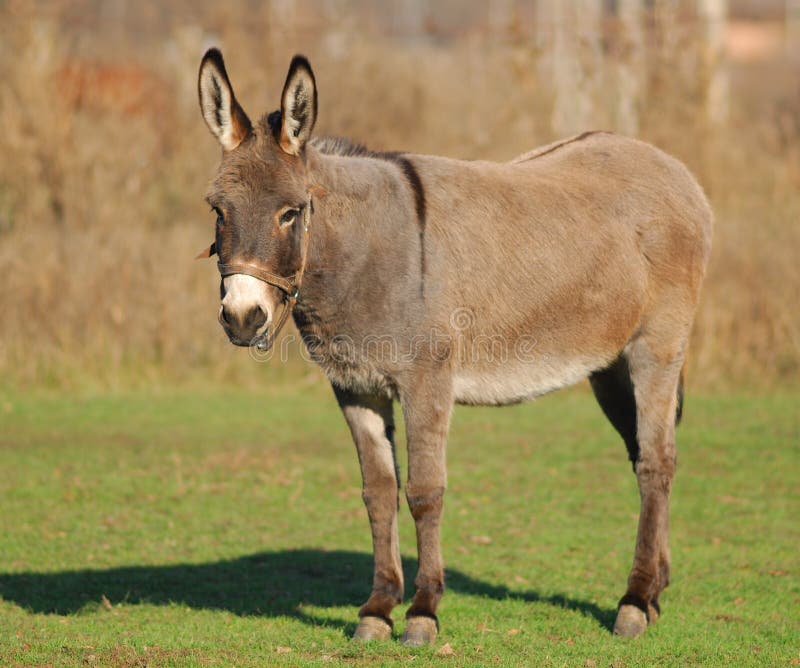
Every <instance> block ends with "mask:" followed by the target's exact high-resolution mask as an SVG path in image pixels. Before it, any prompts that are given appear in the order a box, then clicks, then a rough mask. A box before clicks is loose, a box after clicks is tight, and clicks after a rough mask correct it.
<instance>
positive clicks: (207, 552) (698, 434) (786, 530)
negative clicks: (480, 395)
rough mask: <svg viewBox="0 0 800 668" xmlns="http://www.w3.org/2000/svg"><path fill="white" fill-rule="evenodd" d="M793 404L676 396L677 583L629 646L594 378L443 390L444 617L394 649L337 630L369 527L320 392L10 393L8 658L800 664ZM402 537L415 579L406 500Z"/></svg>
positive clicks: (347, 621) (626, 558) (364, 566)
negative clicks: (569, 386)
mask: <svg viewBox="0 0 800 668" xmlns="http://www.w3.org/2000/svg"><path fill="white" fill-rule="evenodd" d="M799 401H800V396H798V395H796V394H787V395H774V396H764V397H731V396H718V397H707V398H703V397H695V396H692V395H691V394H690V395H689V397H688V398H687V406H686V417H685V421H684V424H683V425H682V426H681V428H680V430H679V434H678V438H679V443H678V448H679V453H680V455H679V460H680V463H679V471H678V477H677V479H676V483H675V487H674V493H673V515H672V546H673V547H672V557H673V582H672V585H671V586H670V588H669V589H668V590H667V591H666V592H665V594H664V595H663V597H662V604H663V612H664V615H663V617H662V619H661V620H660V621H659V623H658V624H657V625H656V626H655V627H653V628H652V629H650V630H649V631H648V632H647V635H646V636H645V637H643V638H641V639H639V640H636V641H632V642H631V641H624V640H622V639H619V638H614V637H613V636H612V635H611V633H610V631H609V629H610V627H611V625H612V624H613V619H614V613H615V610H614V608H615V603H616V601H617V599H618V598H619V597H620V596H621V594H622V593H623V590H624V585H625V579H626V576H627V569H628V568H629V566H630V562H631V558H632V551H633V545H634V534H635V529H636V518H637V512H638V493H637V490H636V483H635V479H634V477H633V475H632V474H631V471H630V466H629V464H628V463H627V460H626V455H625V452H624V446H623V445H622V443H621V441H620V439H619V438H618V437H617V436H616V435H615V434H614V432H613V431H612V429H611V427H610V426H609V425H608V424H607V423H606V422H605V420H604V418H603V417H602V415H601V413H600V410H599V408H598V407H597V405H596V404H595V402H594V400H593V399H592V397H591V396H590V395H589V394H588V393H587V392H585V391H582V390H578V391H572V392H567V393H562V394H558V395H554V396H552V397H547V398H544V399H541V400H540V401H538V402H536V403H533V404H528V405H524V406H519V407H514V408H505V409H457V410H456V413H455V416H454V419H453V429H452V434H451V438H450V442H449V446H448V447H449V451H448V452H449V491H448V495H447V498H446V503H445V517H444V523H443V547H444V554H445V560H446V562H447V566H448V569H447V582H448V592H447V593H446V595H445V597H444V599H443V601H442V604H441V607H440V618H441V621H442V633H441V636H440V639H439V642H438V644H437V646H436V647H435V648H432V649H429V648H423V649H419V650H408V649H405V648H404V647H402V646H401V645H400V644H399V643H398V642H397V639H396V638H395V640H393V641H390V642H383V643H375V644H371V645H368V646H362V645H355V644H351V643H350V642H349V641H348V637H349V635H350V634H351V633H352V631H353V629H354V626H355V622H356V612H357V609H358V605H359V604H360V603H362V602H363V600H364V599H365V597H366V595H367V594H368V591H369V585H370V577H371V545H370V540H369V528H368V524H367V519H366V512H365V511H364V509H363V506H362V503H361V498H360V478H359V473H358V466H357V461H356V456H355V450H354V447H353V446H352V444H351V442H350V439H349V435H348V433H347V430H346V427H345V425H344V422H343V421H342V419H341V417H340V416H339V414H338V409H337V408H336V406H335V403H334V401H333V399H332V397H331V396H330V394H329V392H328V391H327V390H326V389H323V388H321V387H319V386H317V385H314V384H311V385H308V386H303V385H302V384H298V385H297V386H295V388H294V389H291V390H289V391H288V394H279V393H278V392H277V391H274V392H264V393H249V394H248V393H243V392H242V393H237V392H232V391H231V390H230V389H221V390H219V391H214V392H212V391H211V390H210V389H209V391H208V392H206V393H200V392H197V391H195V392H193V393H191V392H187V393H171V392H165V391H161V392H160V393H157V394H155V395H145V394H117V395H111V396H98V397H94V398H86V397H55V396H52V395H50V396H47V395H43V396H26V397H21V396H6V397H5V399H2V400H0V665H2V666H9V665H45V664H51V665H54V666H60V665H68V666H72V665H76V666H77V665H97V666H145V665H147V666H195V665H196V666H229V665H235V666H265V665H316V664H322V663H325V664H326V665H336V664H337V663H346V664H353V665H360V666H373V665H401V664H403V665H405V664H407V663H408V662H409V660H412V659H414V658H415V657H416V658H415V661H414V663H415V665H428V664H442V665H451V666H466V665H508V666H516V665H536V666H609V665H611V666H615V667H616V666H640V665H643V666H644V665H646V666H667V665H675V666H685V665H700V664H703V665H720V666H723V665H724V666H728V665H735V666H744V665H767V666H780V665H797V664H798V663H799V662H800V557H798V548H799V547H800V451H799V448H800V445H799V441H800V438H799V437H800V427H799V424H800V423H799V421H798V402H799ZM401 453H403V457H402V459H404V448H401ZM403 468H405V466H403ZM401 533H402V537H401V540H402V545H403V551H404V563H405V567H406V577H407V581H408V582H409V583H410V582H411V581H412V580H413V573H414V568H415V565H416V563H415V558H414V555H415V546H414V542H413V526H412V522H411V519H410V516H409V513H408V511H407V509H406V508H405V507H404V506H403V508H401ZM409 590H410V588H409ZM403 613H404V607H402V608H398V610H397V612H396V615H395V618H396V621H397V632H402V627H403V624H402V619H403ZM445 643H449V647H450V648H451V649H452V654H437V653H436V652H437V650H440V649H441V648H442V647H443V646H444V644H445Z"/></svg>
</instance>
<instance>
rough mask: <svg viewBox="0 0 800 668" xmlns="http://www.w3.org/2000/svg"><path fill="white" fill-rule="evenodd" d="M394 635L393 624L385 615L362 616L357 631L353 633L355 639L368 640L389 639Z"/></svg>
mask: <svg viewBox="0 0 800 668" xmlns="http://www.w3.org/2000/svg"><path fill="white" fill-rule="evenodd" d="M391 637H392V625H391V624H390V623H389V622H387V621H386V620H385V619H384V618H383V617H372V616H370V615H365V616H364V617H362V618H361V619H360V620H359V622H358V626H357V627H356V631H355V633H353V640H359V641H362V642H366V641H367V640H388V639H389V638H391Z"/></svg>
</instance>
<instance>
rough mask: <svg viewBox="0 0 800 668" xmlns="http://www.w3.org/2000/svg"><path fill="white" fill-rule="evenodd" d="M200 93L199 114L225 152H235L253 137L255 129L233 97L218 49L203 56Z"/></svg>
mask: <svg viewBox="0 0 800 668" xmlns="http://www.w3.org/2000/svg"><path fill="white" fill-rule="evenodd" d="M197 93H198V95H199V96H200V111H202V112H203V118H204V119H205V120H206V125H208V129H209V130H211V134H213V135H214V136H215V137H216V138H217V139H219V143H220V144H222V148H223V149H225V150H226V151H232V150H233V149H235V148H236V147H237V146H238V145H239V144H241V143H242V141H243V140H244V138H245V137H247V135H248V134H250V130H251V128H252V126H251V125H250V119H249V118H247V114H245V113H244V110H243V109H242V108H241V107H240V106H239V103H238V102H237V101H236V96H235V95H234V94H233V88H232V87H231V82H230V80H229V79H228V73H227V72H226V71H225V62H224V61H223V60H222V54H221V53H220V52H219V49H209V50H208V51H206V55H205V56H203V60H202V61H201V63H200V74H199V76H198V78H197Z"/></svg>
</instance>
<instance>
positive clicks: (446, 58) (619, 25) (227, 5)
mask: <svg viewBox="0 0 800 668" xmlns="http://www.w3.org/2000/svg"><path fill="white" fill-rule="evenodd" d="M211 45H217V46H219V47H221V48H222V50H223V52H224V54H225V57H226V61H227V65H228V70H229V73H230V75H231V78H232V81H233V84H234V87H235V90H236V92H237V97H238V98H239V100H240V102H241V103H242V105H243V106H244V108H245V109H246V110H247V112H248V113H249V114H250V116H251V117H256V116H260V115H261V114H262V113H263V112H265V111H269V110H272V109H275V108H277V106H278V99H279V94H280V90H281V86H282V84H283V79H284V77H285V74H286V68H287V66H288V63H289V60H290V59H291V56H292V55H293V54H294V53H295V52H302V53H305V54H306V55H307V56H308V57H309V58H310V60H311V63H312V65H313V67H314V69H315V73H316V76H317V82H318V87H319V96H320V114H319V121H318V125H317V132H318V133H330V134H338V135H346V136H350V137H352V138H354V139H356V140H358V141H361V142H364V143H366V144H367V145H369V146H370V147H371V148H375V149H402V150H408V151H413V152H427V153H442V154H447V155H451V156H455V157H461V158H488V159H496V160H506V159H510V158H512V157H513V156H515V155H516V154H518V153H521V152H523V151H526V150H528V149H530V148H533V147H535V146H537V145H540V144H544V143H546V142H549V141H552V140H553V139H556V138H558V137H560V136H563V135H568V134H571V133H576V132H580V131H583V130H586V129H606V130H614V131H617V132H620V133H625V134H630V135H635V136H638V137H641V138H643V139H645V140H648V141H651V142H653V143H655V144H656V145H658V146H659V147H661V148H662V149H664V150H666V151H667V152H669V153H672V154H674V155H676V156H677V157H679V158H680V159H682V160H683V161H685V162H686V163H687V164H688V166H689V167H690V168H691V169H692V170H693V172H694V173H695V174H696V175H697V177H698V178H699V180H700V182H701V183H702V185H703V186H704V188H705V189H706V191H707V193H708V195H709V197H710V199H711V201H712V204H713V207H714V210H715V212H716V217H717V226H716V232H715V242H714V243H715V245H714V252H713V256H712V261H711V266H710V270H709V275H708V278H707V282H706V285H705V291H704V295H703V299H702V303H701V307H700V311H699V313H698V316H697V321H696V326H695V330H694V334H693V341H692V346H691V349H690V353H689V381H688V382H689V384H690V386H693V387H699V388H707V389H719V388H730V389H736V388H741V387H742V385H743V384H747V385H748V386H749V387H751V388H752V387H755V388H774V387H776V386H786V385H789V384H792V385H794V386H796V385H797V379H798V376H799V375H800V374H799V373H798V372H799V371H800V316H799V315H798V313H800V265H799V264H798V261H799V260H800V1H798V0H685V1H684V0H673V1H667V0H574V1H573V2H560V1H558V0H529V1H527V2H515V1H514V0H487V1H486V2H478V1H474V0H436V1H430V2H425V1H423V0H394V1H393V2H385V3H383V2H382V3H373V2H368V1H367V0H352V1H349V2H348V1H344V2H335V1H333V0H318V1H313V0H263V1H261V2H255V1H249V0H228V1H226V2H224V3H219V2H210V1H209V2H194V1H189V0H174V1H170V2H166V1H164V2H142V3H132V2H125V1H123V0H76V1H74V2H47V3H44V2H43V3H35V2H28V1H15V0H7V1H5V2H2V3H0V74H1V76H2V78H1V79H0V80H1V81H2V84H0V91H1V92H2V97H0V129H1V131H0V154H2V156H3V159H2V161H0V268H2V281H0V306H2V311H1V313H2V315H1V316H0V388H2V389H4V390H6V391H11V392H18V391H22V390H27V389H31V388H53V389H82V388H99V389H113V388H120V387H130V386H151V385H154V384H169V385H171V386H172V385H196V384H199V383H205V384H208V383H209V382H215V383H219V382H223V383H237V384H240V385H242V384H243V385H249V384H253V385H255V384H263V383H265V382H269V379H270V378H275V379H277V382H289V381H288V379H289V378H290V377H293V376H292V374H298V373H299V376H300V377H301V378H302V379H303V382H317V381H319V382H322V380H321V376H320V374H319V373H318V372H317V371H315V370H314V369H313V368H312V367H311V365H310V364H305V365H303V366H301V364H300V363H299V362H291V363H289V364H288V365H286V364H281V363H280V362H279V361H278V360H273V361H272V362H270V363H268V364H258V363H256V362H254V361H253V359H251V357H250V355H249V354H248V352H247V351H244V350H241V349H234V348H233V347H232V346H230V344H228V342H227V339H226V338H225V336H224V334H223V333H222V330H221V328H220V327H219V326H218V324H217V322H216V313H217V308H218V281H219V279H218V276H217V272H216V268H215V267H214V265H213V263H210V262H204V263H201V262H194V261H193V259H192V258H193V257H194V255H195V254H196V253H197V252H198V251H199V250H200V248H202V247H205V246H206V245H207V244H208V243H209V241H210V240H211V237H212V234H213V226H214V216H213V214H211V213H210V212H209V211H208V207H207V206H206V205H205V203H204V201H203V194H204V191H205V187H206V185H207V183H208V181H209V179H210V177H211V176H212V175H213V173H214V170H215V168H216V165H217V162H218V159H219V149H218V146H217V144H216V142H215V141H214V140H213V139H212V137H211V135H210V134H209V132H208V130H207V129H206V127H205V124H204V122H203V120H202V118H201V116H200V113H199V110H198V104H197V99H196V76H197V67H198V65H199V62H200V58H201V56H202V53H203V51H204V50H205V49H206V48H207V47H209V46H211ZM290 372H291V373H290Z"/></svg>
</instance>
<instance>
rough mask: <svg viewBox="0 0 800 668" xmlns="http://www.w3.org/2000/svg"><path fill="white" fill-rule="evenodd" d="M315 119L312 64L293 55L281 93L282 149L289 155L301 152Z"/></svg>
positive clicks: (315, 85) (315, 107)
mask: <svg viewBox="0 0 800 668" xmlns="http://www.w3.org/2000/svg"><path fill="white" fill-rule="evenodd" d="M316 120H317V84H316V82H315V81H314V73H313V72H312V71H311V65H309V64H308V61H307V60H306V59H305V57H303V56H295V57H294V58H293V59H292V64H291V65H290V66H289V74H288V75H287V77H286V83H285V84H284V85H283V94H282V95H281V136H280V138H279V140H278V141H279V143H280V146H281V148H282V149H283V150H284V151H285V152H286V153H289V154H290V155H300V153H302V151H303V147H304V146H305V145H306V142H307V141H308V140H309V138H310V137H311V131H312V130H313V129H314V123H315V122H316Z"/></svg>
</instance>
